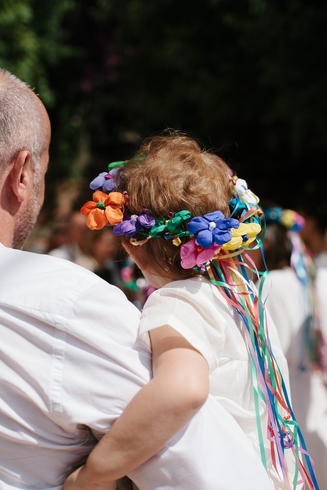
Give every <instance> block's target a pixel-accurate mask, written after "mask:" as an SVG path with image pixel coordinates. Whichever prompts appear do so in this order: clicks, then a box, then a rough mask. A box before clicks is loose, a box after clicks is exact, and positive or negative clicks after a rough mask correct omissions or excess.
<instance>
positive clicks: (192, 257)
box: [181, 238, 221, 269]
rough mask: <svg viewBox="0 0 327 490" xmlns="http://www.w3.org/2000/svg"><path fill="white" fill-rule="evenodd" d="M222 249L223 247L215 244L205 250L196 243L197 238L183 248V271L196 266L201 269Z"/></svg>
mask: <svg viewBox="0 0 327 490" xmlns="http://www.w3.org/2000/svg"><path fill="white" fill-rule="evenodd" d="M220 249H221V245H216V244H215V243H214V244H213V245H212V246H211V247H209V248H203V247H201V246H200V245H198V244H197V243H196V240H195V238H192V239H191V240H190V241H188V242H186V243H185V244H184V245H182V246H181V259H182V260H181V266H182V267H183V269H192V268H193V267H195V266H198V267H201V266H202V265H203V264H205V263H206V262H208V260H210V259H212V257H213V256H214V255H215V254H216V253H217V251H218V250H220Z"/></svg>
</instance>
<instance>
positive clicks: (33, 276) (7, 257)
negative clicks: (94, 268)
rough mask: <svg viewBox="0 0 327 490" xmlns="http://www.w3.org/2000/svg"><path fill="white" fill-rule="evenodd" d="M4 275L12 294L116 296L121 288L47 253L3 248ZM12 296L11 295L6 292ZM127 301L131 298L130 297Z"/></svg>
mask: <svg viewBox="0 0 327 490" xmlns="http://www.w3.org/2000/svg"><path fill="white" fill-rule="evenodd" d="M0 276H1V282H2V284H6V289H7V290H8V294H11V295H16V296H17V293H18V291H20V292H23V293H24V296H30V295H33V296H37V295H41V296H43V297H44V298H46V297H48V298H50V297H54V296H56V297H57V298H59V297H60V296H64V297H66V298H67V297H68V296H76V295H77V294H79V293H81V292H83V291H90V290H93V291H95V290H96V291H98V293H97V294H99V295H101V296H103V295H109V294H110V296H115V294H119V295H122V294H123V293H121V291H117V288H116V287H115V286H113V285H111V284H109V283H107V282H106V281H104V280H103V279H101V278H100V277H98V276H97V275H96V274H94V273H93V272H91V271H89V270H88V269H86V268H84V267H81V266H79V265H77V264H74V263H73V262H70V261H69V260H65V259H60V258H57V257H52V256H49V255H46V254H38V253H34V252H28V251H22V250H13V249H9V248H3V247H2V248H0ZM6 296H8V295H6ZM126 301H127V300H126Z"/></svg>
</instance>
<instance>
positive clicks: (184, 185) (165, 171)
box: [117, 131, 232, 280]
mask: <svg viewBox="0 0 327 490" xmlns="http://www.w3.org/2000/svg"><path fill="white" fill-rule="evenodd" d="M228 172H229V167H228V166H227V164H226V163H225V162H224V161H223V160H222V159H221V158H219V157H218V156H216V155H214V154H212V153H209V152H208V151H204V150H202V149H201V147H200V146H199V144H198V143H197V142H196V141H195V140H194V139H192V138H190V137H188V136H186V135H184V134H181V133H179V132H176V131H174V132H172V131H170V132H169V133H164V134H161V135H158V136H153V137H151V138H148V139H146V140H145V141H144V142H143V144H142V146H141V148H140V150H139V151H138V153H137V154H136V155H135V156H134V157H133V158H132V159H131V160H129V161H128V163H127V165H125V166H124V167H123V168H122V169H121V171H120V172H119V173H118V175H117V184H118V189H119V190H120V191H121V192H123V191H126V192H127V194H128V209H129V212H130V213H131V214H134V213H135V214H138V213H140V211H142V209H149V210H150V211H151V214H152V215H153V217H154V218H160V217H163V216H169V215H170V213H176V212H178V211H181V210H189V211H190V212H191V213H192V216H202V215H204V214H206V213H210V212H212V211H216V210H220V211H221V212H222V213H223V214H224V216H225V217H228V216H229V214H230V209H229V201H230V199H231V197H232V194H231V191H230V185H229V174H228ZM182 242H183V243H184V242H185V239H182ZM135 253H136V254H137V256H138V257H139V259H140V260H141V262H142V264H143V265H144V266H145V267H147V268H149V269H151V270H152V271H153V272H154V273H156V274H159V275H163V276H166V277H167V276H168V277H169V278H171V279H172V280H178V279H186V278H189V277H193V276H194V275H196V274H198V272H196V271H194V270H192V269H191V270H189V269H188V270H186V269H183V268H182V267H181V264H180V261H181V259H180V248H179V247H176V246H175V245H174V244H173V243H172V241H171V240H164V239H162V238H161V239H160V240H158V239H152V240H149V241H148V242H147V243H146V244H144V245H143V246H142V247H137V250H135Z"/></svg>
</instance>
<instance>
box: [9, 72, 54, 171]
mask: <svg viewBox="0 0 327 490" xmlns="http://www.w3.org/2000/svg"><path fill="white" fill-rule="evenodd" d="M44 143H45V130H44V117H43V115H42V112H41V103H40V102H39V101H38V99H37V97H36V95H35V94H34V92H33V91H32V90H31V89H30V87H29V86H28V85H27V84H26V83H24V82H22V81H21V80H20V79H19V78H17V77H15V75H13V74H11V73H9V72H8V71H7V70H4V69H2V68H0V169H3V168H4V167H5V165H7V164H8V163H10V162H11V161H12V159H13V158H14V157H15V156H16V155H17V154H18V153H19V151H21V150H29V151H30V152H31V155H32V161H33V163H34V167H35V170H36V171H37V172H38V171H39V161H40V156H41V153H42V150H43V148H44Z"/></svg>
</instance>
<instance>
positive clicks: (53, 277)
mask: <svg viewBox="0 0 327 490" xmlns="http://www.w3.org/2000/svg"><path fill="white" fill-rule="evenodd" d="M0 281H1V283H0V284H1V293H0V338H1V342H0V381H1V382H0V489H1V490H18V489H20V490H37V489H42V490H60V489H61V488H62V484H63V481H64V480H65V477H66V476H67V475H68V474H69V473H70V472H71V470H72V469H73V468H74V467H75V466H76V465H78V464H80V463H81V462H83V461H84V460H85V458H86V456H87V454H88V453H89V452H90V450H91V449H92V448H93V447H94V445H95V443H96V441H97V439H99V438H101V437H102V436H103V434H105V433H106V432H107V430H108V429H109V428H110V426H111V424H112V423H113V422H114V421H115V420H116V418H117V417H118V416H119V415H120V414H121V413H122V411H123V409H124V407H125V406H126V404H127V403H128V401H129V400H130V399H131V398H132V397H133V396H134V394H135V393H136V392H137V391H138V390H139V389H140V388H141V387H142V386H144V384H145V383H147V382H148V381H149V378H150V371H151V357H150V350H149V349H148V347H147V346H145V345H144V344H143V343H142V342H141V341H139V340H138V338H137V331H138V323H139V311H138V310H137V308H135V307H134V306H133V305H132V304H130V303H129V302H128V301H127V300H126V297H125V296H124V295H123V293H122V292H121V291H120V290H118V289H117V288H115V287H114V286H111V285H110V284H108V283H106V282H104V281H102V280H101V279H99V278H98V277H97V276H96V275H95V274H93V273H92V272H90V271H87V270H86V269H84V268H81V267H79V266H77V265H75V264H72V263H71V262H68V261H66V260H60V259H57V258H54V257H50V256H48V255H40V254H33V253H29V252H23V251H20V250H12V249H9V248H5V247H3V246H2V245H1V244H0ZM213 431H214V434H215V436H214V437H213ZM235 457H237V458H238V459H236V460H235ZM129 476H130V477H131V478H132V479H133V481H135V483H136V484H137V486H138V487H139V488H140V489H141V490H154V489H160V490H168V489H171V488H172V487H173V488H176V489H180V490H199V489H201V490H218V489H219V490H227V489H228V490H230V489H235V490H236V489H238V488H242V489H246V490H247V489H248V490H263V489H269V488H270V485H269V483H268V480H267V477H266V474H265V472H264V470H263V467H262V465H261V462H260V460H259V458H257V455H256V453H255V452H254V451H252V448H251V447H250V446H249V445H248V441H247V440H246V438H245V437H243V434H242V432H241V431H240V429H239V427H238V426H237V424H236V423H234V421H233V419H232V418H231V417H230V416H229V414H228V413H226V411H225V410H223V409H222V408H221V407H220V405H219V404H218V403H216V402H215V400H213V399H210V400H208V402H207V403H206V404H205V405H204V407H203V408H202V409H201V410H200V411H199V412H198V414H197V415H196V416H195V417H194V418H193V419H192V421H191V422H190V424H189V425H188V426H187V427H186V428H185V429H184V430H183V431H182V432H181V433H180V434H178V435H177V436H176V437H175V438H174V439H173V441H171V443H170V444H169V445H167V447H165V448H164V449H163V450H162V451H161V452H160V453H159V454H158V455H157V456H155V457H154V458H152V459H151V460H149V461H148V462H147V463H146V464H144V465H142V466H141V467H140V468H138V469H137V470H135V471H134V472H132V473H131V475H129Z"/></svg>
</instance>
